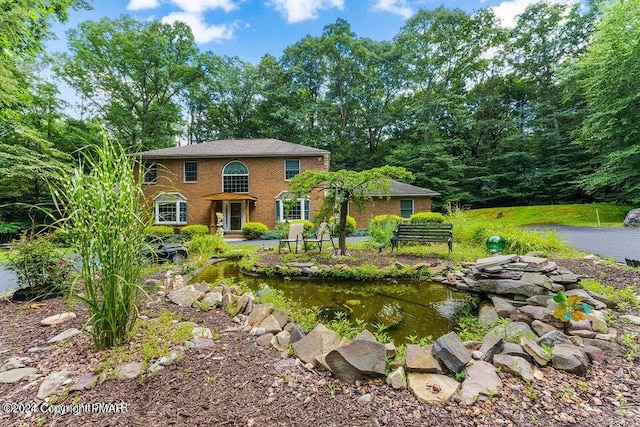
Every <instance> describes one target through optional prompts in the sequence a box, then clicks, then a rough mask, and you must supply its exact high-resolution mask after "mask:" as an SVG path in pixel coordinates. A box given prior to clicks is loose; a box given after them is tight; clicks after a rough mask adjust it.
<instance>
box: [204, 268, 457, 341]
mask: <svg viewBox="0 0 640 427" xmlns="http://www.w3.org/2000/svg"><path fill="white" fill-rule="evenodd" d="M227 277H230V278H234V279H236V280H241V281H243V282H245V283H246V284H247V285H248V287H250V288H251V289H253V290H254V291H257V290H258V289H260V288H261V287H262V286H264V285H267V286H269V287H270V288H273V289H277V290H280V291H282V293H283V294H284V295H285V296H286V297H287V298H289V299H291V300H293V301H296V302H297V303H299V304H300V305H301V306H303V307H318V308H320V309H329V310H328V311H331V312H333V311H336V310H342V311H344V312H345V313H346V314H347V316H348V318H349V319H350V320H352V321H354V320H355V319H361V320H363V321H364V322H365V323H367V324H368V325H369V326H368V329H369V330H371V331H375V328H374V327H373V324H375V323H382V324H385V325H387V326H389V329H388V330H387V333H388V335H389V337H390V338H392V339H393V341H394V342H395V343H396V344H403V343H405V342H406V341H407V339H406V338H407V337H409V336H416V337H426V336H429V335H430V336H432V337H433V338H437V337H439V336H441V335H444V334H446V333H448V332H450V331H452V330H454V328H455V327H456V326H457V324H456V322H455V318H456V315H457V314H458V313H459V311H460V310H461V309H462V308H463V307H466V306H467V305H469V297H468V295H467V294H465V293H462V292H457V291H454V290H452V289H451V288H449V287H447V286H445V285H442V284H440V283H435V282H424V281H415V280H395V281H389V280H373V281H366V282H362V281H343V280H335V279H333V280H330V279H319V278H318V279H316V278H300V279H296V278H292V279H289V278H287V279H284V278H282V277H253V276H248V275H244V274H242V273H241V272H240V270H239V268H238V266H237V264H236V263H235V262H228V261H227V262H220V263H217V264H214V265H211V266H209V267H206V268H205V269H203V270H202V271H201V272H200V273H199V274H198V275H197V276H196V277H195V278H194V279H193V282H194V283H197V282H203V281H204V282H209V283H212V282H215V281H216V280H218V279H221V278H227Z"/></svg>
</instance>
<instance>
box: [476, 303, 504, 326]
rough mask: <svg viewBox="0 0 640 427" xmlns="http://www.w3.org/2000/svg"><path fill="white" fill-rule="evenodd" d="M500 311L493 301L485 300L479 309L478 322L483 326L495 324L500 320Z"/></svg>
mask: <svg viewBox="0 0 640 427" xmlns="http://www.w3.org/2000/svg"><path fill="white" fill-rule="evenodd" d="M498 318H499V317H498V312H497V311H496V308H495V307H494V306H493V303H490V302H488V301H483V302H482V303H481V304H480V308H479V309H478V322H480V324H481V325H482V326H485V327H487V326H493V325H494V324H495V323H496V322H497V321H498Z"/></svg>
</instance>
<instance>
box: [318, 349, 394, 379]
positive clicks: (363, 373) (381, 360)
mask: <svg viewBox="0 0 640 427" xmlns="http://www.w3.org/2000/svg"><path fill="white" fill-rule="evenodd" d="M386 356H387V353H386V351H385V348H384V346H383V345H382V344H380V343H377V342H372V341H365V340H358V341H352V342H351V343H349V344H347V345H342V346H340V347H338V348H336V349H334V350H332V351H330V352H329V353H328V354H327V355H326V356H325V358H324V360H325V363H326V364H327V366H329V369H330V370H331V372H332V373H333V375H335V376H336V377H337V378H338V379H340V380H341V381H344V382H348V383H355V382H356V380H359V379H362V378H375V377H383V376H384V375H385V369H386V360H387V359H386Z"/></svg>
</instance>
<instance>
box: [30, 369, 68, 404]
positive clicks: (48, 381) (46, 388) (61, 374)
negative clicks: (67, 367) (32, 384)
mask: <svg viewBox="0 0 640 427" xmlns="http://www.w3.org/2000/svg"><path fill="white" fill-rule="evenodd" d="M68 379H69V373H68V372H67V371H58V372H52V373H50V374H49V375H47V377H46V378H45V379H44V381H42V384H40V388H39V389H38V394H37V395H36V397H37V398H38V399H44V398H46V397H49V396H52V395H54V394H58V393H59V392H61V391H62V387H63V384H64V383H65V381H67V380H68Z"/></svg>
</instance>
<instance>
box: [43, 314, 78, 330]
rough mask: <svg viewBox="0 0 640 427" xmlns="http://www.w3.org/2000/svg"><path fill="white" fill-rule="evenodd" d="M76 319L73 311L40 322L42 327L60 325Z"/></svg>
mask: <svg viewBox="0 0 640 427" xmlns="http://www.w3.org/2000/svg"><path fill="white" fill-rule="evenodd" d="M75 318H76V314H75V313H74V312H72V311H69V312H65V313H60V314H54V315H53V316H49V317H47V318H44V319H42V320H41V321H40V324H41V325H42V326H53V325H59V324H60V323H64V322H66V321H68V320H71V319H75Z"/></svg>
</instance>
